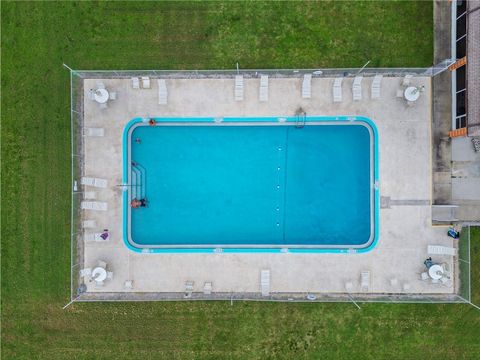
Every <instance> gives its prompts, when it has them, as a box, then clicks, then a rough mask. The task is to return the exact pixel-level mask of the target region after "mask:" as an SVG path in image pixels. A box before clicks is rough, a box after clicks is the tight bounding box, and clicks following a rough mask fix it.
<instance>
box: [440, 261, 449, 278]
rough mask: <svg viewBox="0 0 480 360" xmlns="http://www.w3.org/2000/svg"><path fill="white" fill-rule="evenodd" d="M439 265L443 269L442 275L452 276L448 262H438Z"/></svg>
mask: <svg viewBox="0 0 480 360" xmlns="http://www.w3.org/2000/svg"><path fill="white" fill-rule="evenodd" d="M440 266H441V267H442V269H443V275H444V276H446V277H448V278H449V277H451V276H452V270H451V268H450V264H449V263H442V264H440Z"/></svg>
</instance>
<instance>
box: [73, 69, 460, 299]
mask: <svg viewBox="0 0 480 360" xmlns="http://www.w3.org/2000/svg"><path fill="white" fill-rule="evenodd" d="M83 81H84V95H85V96H84V99H85V100H84V104H83V107H84V114H83V115H84V126H85V127H103V128H104V129H105V136H104V137H103V138H94V137H85V138H84V144H83V145H84V169H83V170H84V175H86V176H93V177H99V178H105V179H107V180H108V187H107V188H106V189H95V190H96V192H97V200H98V201H105V202H107V203H108V210H107V211H105V212H103V211H98V212H94V211H83V214H82V218H83V219H92V220H96V222H97V225H98V228H99V230H101V229H104V228H108V229H109V230H110V233H111V236H110V240H109V241H106V242H102V243H99V242H92V243H90V242H88V243H85V247H84V254H83V258H84V264H80V267H81V268H82V267H94V266H95V264H96V263H97V261H98V260H103V261H105V262H107V264H108V267H109V270H111V271H113V273H114V278H113V280H111V281H106V282H105V286H104V287H102V288H96V287H95V286H94V285H93V284H92V283H90V282H86V285H87V293H91V294H94V293H99V294H101V293H122V292H126V291H127V292H135V293H183V291H184V290H185V282H186V281H187V280H191V281H194V282H195V285H194V291H198V292H201V291H202V289H203V285H204V283H205V282H212V283H213V293H259V292H260V271H261V270H262V269H269V270H270V273H271V289H270V290H271V292H272V293H319V294H332V293H345V283H346V282H352V283H353V288H352V290H351V292H352V293H361V289H360V272H361V271H363V270H369V271H370V272H371V286H370V290H369V293H374V294H387V293H388V294H404V293H409V294H410V293H411V294H453V293H454V292H455V291H456V288H457V286H458V284H457V282H456V281H454V282H455V284H454V286H453V287H446V286H441V285H437V284H431V283H430V282H429V281H421V280H420V273H421V272H423V271H424V270H423V269H424V266H423V261H424V260H425V258H427V257H428V255H427V245H444V246H456V244H454V241H453V240H452V239H451V238H449V237H447V235H446V228H445V227H432V226H431V207H430V204H431V197H432V189H431V169H432V164H431V109H432V104H431V78H430V77H414V78H413V80H412V84H413V85H423V86H425V91H424V93H422V94H421V96H420V98H419V100H418V101H417V102H416V103H415V104H414V105H413V106H407V104H406V102H405V101H404V99H403V98H397V97H396V93H397V90H399V89H400V88H401V81H402V78H399V77H384V78H383V80H382V89H381V98H380V99H377V100H371V99H370V83H371V81H372V78H371V77H365V78H364V80H363V83H362V87H363V94H362V95H363V96H362V97H363V100H362V101H359V102H353V101H352V91H351V88H352V81H353V78H345V79H344V82H343V102H342V103H333V101H332V83H333V78H315V77H314V78H313V79H312V98H311V99H302V97H301V84H302V79H301V78H300V77H299V78H292V77H285V78H270V81H269V100H268V102H259V101H258V98H259V78H245V97H244V100H243V101H235V100H234V79H233V78H231V77H230V78H226V77H225V78H216V79H212V78H209V79H167V80H166V83H167V88H168V105H159V104H158V88H157V82H156V80H155V79H152V81H151V83H152V88H151V89H133V88H132V86H131V80H130V79H102V80H99V79H84V80H83ZM98 81H101V82H103V83H104V84H105V86H106V87H107V89H108V90H111V91H115V92H116V93H117V100H115V101H110V102H108V106H109V107H108V109H103V110H102V109H100V108H99V106H98V104H97V103H96V102H93V101H91V100H89V99H88V98H87V96H86V95H87V92H88V90H89V89H92V88H95V87H96V83H97V82H98ZM299 107H302V108H303V109H304V110H305V111H306V113H307V115H309V116H314V115H319V116H339V115H359V116H366V117H369V118H370V119H372V120H373V121H374V122H375V124H376V126H377V129H378V136H379V172H380V195H381V196H382V198H383V199H384V200H385V201H384V206H383V207H382V208H381V210H380V215H379V219H380V220H379V221H380V234H379V241H378V244H377V246H376V247H375V248H374V249H373V250H372V251H370V252H368V253H365V254H291V253H284V254H268V253H267V254H265V253H239V254H226V253H218V254H185V253H171V254H141V253H135V252H133V251H131V250H129V249H127V247H126V246H125V245H124V243H123V235H122V203H121V201H122V191H121V188H120V187H118V186H116V185H119V184H121V182H122V132H123V129H124V127H125V125H126V124H127V123H128V121H129V120H131V119H132V118H135V117H150V116H151V117H162V116H169V117H174V116H185V117H203V116H204V117H222V116H230V117H234V116H237V117H239V116H250V117H260V116H292V115H294V113H295V111H296V110H297V109H298V108H299ZM87 190H94V189H93V188H88V189H87ZM81 241H83V238H82V240H81ZM432 257H433V260H434V261H435V262H447V263H450V265H451V266H453V264H454V262H453V258H452V257H451V256H439V257H435V256H432ZM74 275H76V274H74ZM391 279H397V284H395V285H392V284H391V282H390V280H391ZM126 280H133V289H132V290H125V289H124V282H125V281H126ZM454 280H455V276H454ZM405 284H407V286H405V287H404V285H405Z"/></svg>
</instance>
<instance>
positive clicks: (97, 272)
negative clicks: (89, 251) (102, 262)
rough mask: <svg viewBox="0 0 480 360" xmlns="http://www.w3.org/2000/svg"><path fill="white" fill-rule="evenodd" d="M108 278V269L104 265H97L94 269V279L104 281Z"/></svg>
mask: <svg viewBox="0 0 480 360" xmlns="http://www.w3.org/2000/svg"><path fill="white" fill-rule="evenodd" d="M106 278H107V270H105V269H104V268H102V267H96V268H95V269H93V271H92V279H93V280H95V281H103V280H105V279H106Z"/></svg>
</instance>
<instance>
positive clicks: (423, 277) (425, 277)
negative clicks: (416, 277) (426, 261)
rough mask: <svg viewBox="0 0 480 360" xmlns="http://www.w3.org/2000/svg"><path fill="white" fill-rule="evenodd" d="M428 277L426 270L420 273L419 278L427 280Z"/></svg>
mask: <svg viewBox="0 0 480 360" xmlns="http://www.w3.org/2000/svg"><path fill="white" fill-rule="evenodd" d="M429 278H430V276H429V275H428V272H426V271H425V272H422V273H421V274H420V280H422V281H427V280H428V279H429Z"/></svg>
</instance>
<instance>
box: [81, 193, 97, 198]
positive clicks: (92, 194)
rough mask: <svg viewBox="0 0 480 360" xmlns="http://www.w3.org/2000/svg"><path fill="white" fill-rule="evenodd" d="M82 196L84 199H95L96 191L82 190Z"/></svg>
mask: <svg viewBox="0 0 480 360" xmlns="http://www.w3.org/2000/svg"><path fill="white" fill-rule="evenodd" d="M83 198H84V199H85V200H95V199H96V198H97V193H96V192H95V191H84V192H83Z"/></svg>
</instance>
